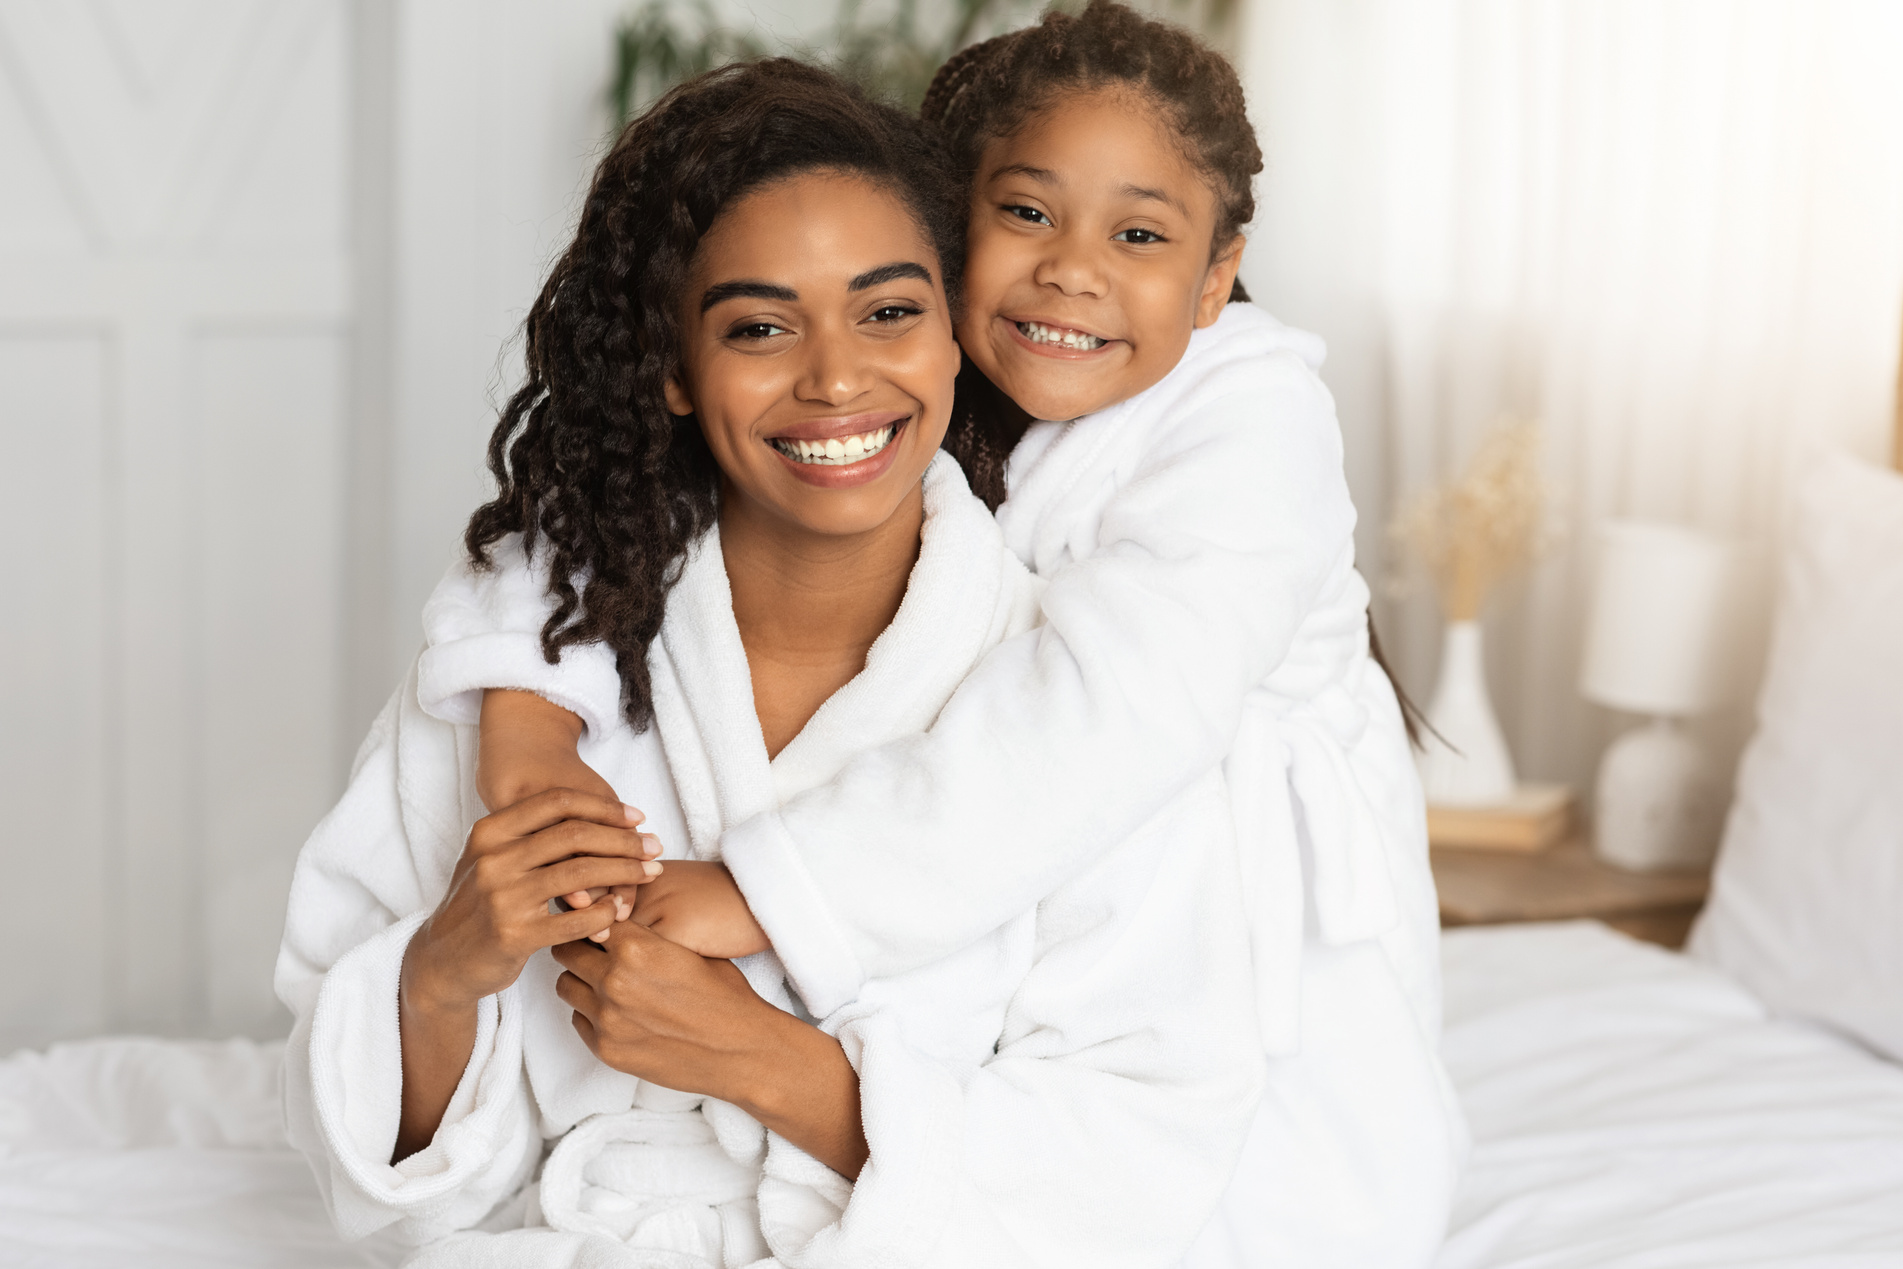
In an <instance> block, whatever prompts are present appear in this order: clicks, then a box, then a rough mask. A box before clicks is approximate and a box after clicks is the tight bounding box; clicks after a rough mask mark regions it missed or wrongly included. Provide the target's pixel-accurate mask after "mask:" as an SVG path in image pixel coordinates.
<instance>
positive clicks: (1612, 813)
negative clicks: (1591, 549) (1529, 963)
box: [1579, 521, 1739, 871]
mask: <svg viewBox="0 0 1903 1269" xmlns="http://www.w3.org/2000/svg"><path fill="white" fill-rule="evenodd" d="M1598 546H1599V558H1598V565H1597V569H1596V571H1595V574H1594V577H1593V594H1592V614H1591V619H1590V621H1589V624H1588V626H1587V630H1586V656H1585V664H1584V666H1583V668H1582V670H1581V673H1580V680H1579V688H1580V691H1581V692H1582V693H1583V694H1584V695H1585V696H1586V698H1587V699H1588V700H1591V701H1595V702H1597V703H1598V704H1601V705H1606V706H1610V707H1611V708H1613V709H1620V710H1625V711H1628V712H1630V713H1634V714H1642V715H1645V716H1646V717H1647V719H1648V721H1647V722H1646V723H1644V724H1642V725H1640V726H1638V727H1635V728H1633V729H1631V730H1630V731H1627V732H1626V733H1625V734H1624V735H1622V736H1620V737H1619V738H1618V739H1617V740H1615V741H1613V743H1612V745H1611V746H1610V747H1609V748H1608V749H1607V750H1606V752H1605V756H1604V757H1603V758H1601V759H1600V763H1599V783H1598V789H1597V793H1596V796H1595V819H1596V821H1597V841H1598V846H1597V848H1598V851H1599V854H1600V856H1601V857H1602V858H1604V859H1605V860H1606V861H1607V862H1608V863H1612V864H1617V865H1619V866H1621V867H1624V868H1633V869H1639V870H1641V871H1653V870H1665V869H1680V868H1696V867H1699V866H1701V865H1704V864H1706V863H1708V862H1710V860H1711V857H1712V854H1713V852H1714V851H1716V850H1717V846H1718V837H1719V834H1720V832H1721V830H1722V829H1723V825H1724V811H1725V807H1724V779H1723V776H1722V773H1721V772H1720V771H1719V770H1718V767H1717V764H1716V763H1715V762H1714V761H1713V760H1712V759H1711V757H1710V756H1709V755H1708V754H1706V753H1705V751H1704V750H1703V749H1702V748H1701V747H1700V746H1699V744H1698V743H1697V741H1695V740H1693V739H1692V737H1691V736H1690V735H1688V734H1687V733H1686V731H1685V729H1684V727H1683V726H1682V720H1684V719H1685V718H1687V717H1689V716H1691V715H1693V714H1697V713H1701V712H1703V711H1704V710H1707V709H1710V708H1711V707H1712V706H1714V705H1717V704H1718V703H1719V702H1720V701H1721V700H1722V698H1723V688H1724V682H1725V677H1726V674H1725V671H1726V665H1725V656H1724V653H1725V652H1726V651H1727V649H1728V646H1729V643H1730V641H1729V640H1727V639H1726V637H1725V636H1726V633H1727V628H1728V627H1729V626H1730V625H1731V624H1733V621H1732V619H1733V617H1734V612H1733V608H1734V602H1733V601H1734V598H1735V591H1736V581H1737V575H1738V559H1739V552H1738V551H1737V549H1736V548H1735V547H1733V546H1732V545H1731V544H1729V543H1727V542H1725V541H1724V540H1723V539H1721V538H1716V537H1713V536H1711V535H1710V534H1706V533H1699V532H1695V531H1693V530H1691V529H1682V528H1676V527H1674V526H1671V525H1663V524H1642V523H1638V522H1634V521H1614V522H1611V523H1608V524H1606V525H1605V526H1604V527H1603V528H1601V530H1600V532H1599V541H1598Z"/></svg>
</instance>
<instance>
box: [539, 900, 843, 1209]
mask: <svg viewBox="0 0 1903 1269" xmlns="http://www.w3.org/2000/svg"><path fill="white" fill-rule="evenodd" d="M554 954H555V959H556V960H558V961H560V962H561V963H562V965H563V966H564V967H565V968H566V970H567V972H566V973H564V974H563V975H562V976H561V977H560V978H559V979H557V980H556V983H555V990H556V992H557V994H559V995H560V996H561V998H562V1000H563V1001H564V1002H566V1003H567V1004H568V1005H569V1007H570V1008H572V1009H574V1011H575V1016H574V1023H575V1030H576V1031H578V1032H579V1033H580V1034H581V1038H582V1040H583V1042H584V1043H586V1044H587V1045H588V1047H589V1048H590V1049H591V1050H592V1051H593V1052H594V1054H595V1056H596V1057H598V1058H600V1059H601V1060H602V1061H603V1062H605V1063H607V1064H608V1065H609V1066H612V1067H614V1068H615V1069H616V1070H618V1071H625V1072H627V1073H628V1074H630V1075H635V1076H639V1077H640V1078H641V1079H644V1080H649V1081H652V1082H653V1083H656V1084H659V1085H662V1086H663V1087H666V1088H672V1089H677V1090H679V1091H681V1092H684V1093H700V1094H703V1095H705V1096H708V1097H717V1098H719V1099H720V1100H721V1101H725V1102H732V1103H733V1104H734V1105H736V1106H739V1107H740V1108H741V1109H743V1110H745V1111H746V1112H747V1113H748V1114H750V1115H752V1116H753V1117H754V1118H755V1119H757V1120H759V1121H760V1122H761V1123H762V1124H764V1125H766V1126H767V1127H768V1128H771V1129H773V1131H775V1132H777V1133H779V1134H780V1135H781V1136H783V1137H785V1138H786V1139H787V1140H789V1141H791V1142H792V1143H793V1144H794V1145H797V1146H799V1147H800V1148H801V1149H803V1150H805V1151H806V1152H807V1153H808V1154H811V1155H812V1156H813V1157H814V1158H816V1159H819V1160H820V1161H821V1162H823V1163H825V1164H826V1165H827V1166H828V1167H830V1168H832V1169H834V1170H835V1171H837V1172H839V1173H840V1174H842V1175H844V1176H847V1177H857V1176H858V1175H859V1170H860V1168H862V1167H864V1166H865V1162H866V1156H867V1148H866V1139H865V1133H864V1131H863V1129H862V1128H861V1126H860V1122H859V1076H858V1073H857V1072H855V1071H854V1070H853V1069H852V1064H851V1063H849V1062H848V1061H847V1060H846V1054H845V1050H843V1049H841V1048H840V1047H839V1042H838V1041H837V1040H834V1039H833V1038H832V1037H831V1036H829V1035H827V1034H826V1033H825V1032H823V1031H821V1030H819V1029H818V1028H817V1027H813V1026H809V1025H807V1024H806V1023H804V1022H801V1021H800V1020H799V1019H798V1018H795V1017H794V1016H793V1015H792V1014H790V1013H786V1012H785V1011H783V1010H780V1009H776V1008H774V1007H773V1006H772V1005H770V1004H768V1003H767V1002H766V1001H764V1000H762V999H760V997H759V995H758V994H756V993H755V992H754V990H753V988H752V987H751V986H750V985H749V984H748V983H747V979H746V976H745V975H744V974H742V973H741V972H740V971H739V970H738V969H736V968H735V967H734V965H733V963H732V962H730V961H725V960H709V959H707V958H705V957H702V956H700V955H698V954H696V953H694V952H690V951H688V950H687V949H686V948H684V947H682V946H680V945H679V944H677V943H671V942H669V941H668V940H667V939H664V938H662V937H661V936H660V935H658V934H656V933H654V932H653V931H651V930H648V929H646V928H644V927H642V926H641V925H639V924H638V923H636V922H634V921H629V922H627V923H626V924H623V925H617V926H615V927H614V928H613V931H612V934H611V937H610V938H609V940H608V942H607V943H606V944H605V945H597V944H594V943H589V942H576V943H569V944H567V945H565V946H562V947H558V948H556V949H555V951H554Z"/></svg>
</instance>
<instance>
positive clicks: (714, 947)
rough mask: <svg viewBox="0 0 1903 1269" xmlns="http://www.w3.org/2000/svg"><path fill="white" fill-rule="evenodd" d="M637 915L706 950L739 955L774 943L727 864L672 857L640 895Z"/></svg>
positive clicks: (729, 956) (678, 939)
mask: <svg viewBox="0 0 1903 1269" xmlns="http://www.w3.org/2000/svg"><path fill="white" fill-rule="evenodd" d="M634 921H635V924H637V925H645V926H646V927H647V928H648V929H650V930H653V931H654V932H655V933H656V934H658V935H660V936H661V937H662V938H664V939H667V940H668V941H669V942H672V943H678V944H680V945H681V946H682V947H684V948H687V949H688V950H689V951H693V952H699V953H700V954H701V955H702V956H719V957H725V958H727V959H729V960H737V959H739V958H740V957H742V956H751V955H753V954H754V953H755V952H764V951H766V950H767V949H768V948H770V947H772V946H773V944H772V943H771V942H770V941H769V940H768V939H767V936H766V931H765V930H763V929H761V928H760V923H759V922H758V921H756V920H754V919H753V909H752V908H749V907H748V906H747V901H746V898H745V897H744V896H743V895H742V894H741V893H740V887H739V886H736V885H735V884H734V883H733V874H732V873H730V872H728V871H727V866H726V865H725V864H715V863H705V862H702V861H699V860H688V859H670V860H669V861H668V863H667V871H666V872H664V873H662V874H661V875H660V876H658V877H656V878H655V879H654V880H653V881H652V882H651V883H650V884H648V885H645V886H643V887H642V888H641V890H640V891H639V893H638V895H637V896H636V898H635V901H634Z"/></svg>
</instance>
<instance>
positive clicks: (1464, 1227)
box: [1437, 921, 1903, 1269]
mask: <svg viewBox="0 0 1903 1269" xmlns="http://www.w3.org/2000/svg"><path fill="white" fill-rule="evenodd" d="M1441 946H1442V959H1443V962H1444V964H1445V966H1446V973H1447V1030H1446V1041H1445V1046H1444V1052H1445V1055H1446V1059H1447V1064H1448V1067H1449V1069H1450V1071H1451V1072H1452V1074H1453V1077H1454V1082H1455V1084H1456V1085H1457V1086H1458V1087H1459V1089H1460V1093H1461V1098H1462V1101H1463V1104H1464V1105H1465V1106H1466V1109H1467V1114H1468V1116H1469V1122H1470V1123H1471V1125H1472V1128H1473V1133H1474V1140H1475V1146H1474V1151H1473V1155H1472V1158H1471V1160H1470V1162H1469V1165H1468V1169H1467V1173H1466V1176H1465V1179H1464V1181H1463V1183H1462V1186H1461V1191H1460V1195H1459V1198H1458V1200H1457V1203H1456V1208H1455V1212H1454V1219H1453V1223H1452V1230H1453V1233H1452V1236H1451V1237H1450V1238H1449V1240H1448V1242H1447V1244H1446V1246H1445V1247H1444V1248H1443V1250H1442V1252H1441V1256H1440V1259H1439V1261H1438V1263H1437V1269H1535V1267H1537V1269H1572V1267H1573V1266H1579V1267H1581V1269H1584V1267H1585V1266H1592V1267H1593V1269H1641V1267H1643V1269H1691V1267H1692V1266H1710V1267H1712V1269H1720V1267H1723V1269H1734V1267H1735V1266H1742V1265H1789V1266H1802V1267H1803V1269H1828V1267H1831V1266H1852V1265H1856V1266H1877V1265H1882V1266H1889V1267H1894V1266H1899V1265H1903V1067H1899V1066H1897V1065H1895V1064H1893V1063H1889V1062H1885V1061H1883V1060H1881V1059H1879V1058H1876V1057H1874V1056H1873V1055H1871V1054H1870V1053H1869V1052H1868V1051H1866V1050H1864V1049H1861V1048H1859V1047H1858V1046H1857V1045H1855V1044H1853V1043H1852V1042H1851V1041H1849V1040H1846V1039H1843V1038H1841V1037H1839V1036H1836V1035H1834V1034H1831V1033H1828V1032H1825V1031H1822V1030H1819V1029H1817V1028H1815V1027H1812V1026H1810V1025H1807V1024H1804V1023H1798V1022H1789V1021H1780V1020H1775V1019H1771V1018H1769V1017H1767V1015H1766V1012H1765V1010H1764V1008H1763V1007H1762V1006H1761V1005H1759V1004H1758V1003H1757V1002H1756V1001H1755V1000H1753V999H1752V998H1751V997H1750V996H1749V995H1748V994H1746V993H1745V991H1744V990H1743V989H1742V988H1740V987H1738V986H1736V985H1735V984H1733V983H1732V982H1731V981H1730V980H1729V979H1727V978H1725V977H1724V976H1723V975H1721V974H1719V973H1718V972H1717V971H1715V970H1712V969H1710V968H1707V967H1706V966H1704V965H1701V964H1700V963H1698V962H1696V961H1693V960H1691V959H1689V958H1687V957H1684V956H1679V955H1675V954H1673V953H1670V952H1665V951H1662V950H1660V949H1658V948H1656V947H1652V946H1649V945H1647V944H1643V943H1637V942H1634V941H1633V940H1631V939H1628V938H1625V937H1624V936H1622V935H1619V934H1615V933H1613V932H1612V931H1610V930H1608V929H1606V928H1605V927H1604V926H1602V925H1598V924H1596V923H1593V922H1585V921H1580V922H1569V923H1565V924H1557V925H1535V926H1501V927H1494V928H1478V929H1465V930H1456V931H1451V932H1449V933H1448V934H1446V935H1445V936H1443V939H1442V944H1441Z"/></svg>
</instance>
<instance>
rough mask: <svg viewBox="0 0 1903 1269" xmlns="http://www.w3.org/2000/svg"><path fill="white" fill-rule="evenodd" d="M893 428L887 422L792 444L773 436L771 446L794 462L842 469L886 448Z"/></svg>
mask: <svg viewBox="0 0 1903 1269" xmlns="http://www.w3.org/2000/svg"><path fill="white" fill-rule="evenodd" d="M896 430H897V425H896V424H892V423H888V424H886V425H885V426H884V427H881V428H876V429H874V430H873V431H870V432H861V433H860V434H859V435H857V436H835V437H833V438H832V439H831V440H826V441H795V440H791V439H789V438H787V437H783V436H776V437H773V438H772V441H771V444H772V446H773V448H774V449H777V450H779V451H780V452H781V453H782V454H785V455H786V456H787V457H788V458H790V459H792V460H793V461H794V462H796V463H817V464H818V465H820V466H822V467H844V466H846V465H848V464H850V463H862V462H864V461H865V460H866V459H868V458H871V457H872V456H873V455H874V454H876V453H878V452H879V451H880V450H882V449H884V448H885V447H886V444H887V443H888V442H889V441H891V439H892V433H893V432H894V431H896Z"/></svg>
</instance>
